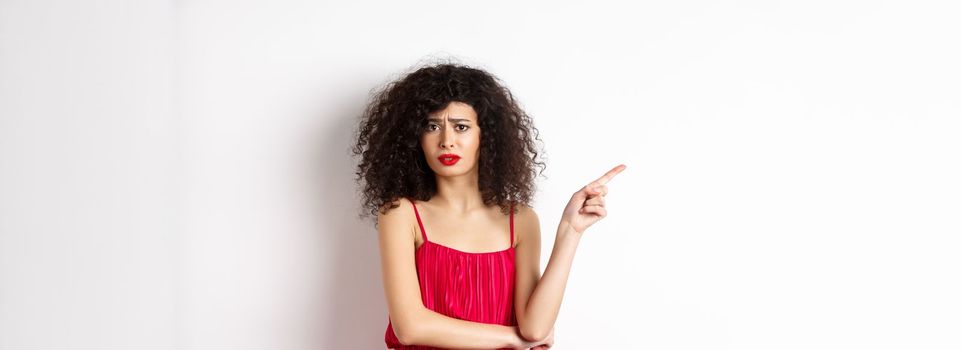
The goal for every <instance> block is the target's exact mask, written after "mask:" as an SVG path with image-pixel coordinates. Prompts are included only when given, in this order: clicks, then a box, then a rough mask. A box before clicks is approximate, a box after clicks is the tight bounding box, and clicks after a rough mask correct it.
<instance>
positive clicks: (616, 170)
mask: <svg viewBox="0 0 961 350" xmlns="http://www.w3.org/2000/svg"><path fill="white" fill-rule="evenodd" d="M624 169H627V166H626V165H624V164H621V165H618V166H616V167H614V169H611V170H609V171H608V172H607V174H604V176H601V177H600V178H599V179H597V181H594V182H596V183H597V184H600V185H606V184H607V182H608V181H611V179H613V178H614V175H617V174H618V173H620V172H622V171H624Z"/></svg>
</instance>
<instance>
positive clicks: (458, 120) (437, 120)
mask: <svg viewBox="0 0 961 350" xmlns="http://www.w3.org/2000/svg"><path fill="white" fill-rule="evenodd" d="M442 120H443V119H440V118H427V121H429V122H438V123H440V122H441V121H442ZM447 120H450V121H452V122H455V123H456V122H470V121H471V120H470V119H460V118H448V119H447Z"/></svg>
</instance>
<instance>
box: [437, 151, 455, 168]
mask: <svg viewBox="0 0 961 350" xmlns="http://www.w3.org/2000/svg"><path fill="white" fill-rule="evenodd" d="M437 160H439V161H440V163H441V164H444V165H446V166H451V165H454V164H457V161H458V160H460V156H458V155H456V154H453V153H445V154H441V155H440V156H439V157H437Z"/></svg>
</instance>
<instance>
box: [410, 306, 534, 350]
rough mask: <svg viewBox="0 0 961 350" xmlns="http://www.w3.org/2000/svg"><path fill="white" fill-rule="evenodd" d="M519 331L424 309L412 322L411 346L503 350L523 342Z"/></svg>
mask: <svg viewBox="0 0 961 350" xmlns="http://www.w3.org/2000/svg"><path fill="white" fill-rule="evenodd" d="M521 341H522V340H521V338H520V335H519V334H518V329H517V327H511V326H503V325H497V324H488V323H480V322H471V321H465V320H461V319H456V318H453V317H448V316H445V315H443V314H440V313H438V312H435V311H433V310H429V309H424V310H423V311H422V312H421V313H420V314H419V315H418V316H417V317H416V320H414V321H412V322H411V329H410V334H405V339H404V343H405V344H408V345H421V346H432V347H439V348H445V349H500V348H509V347H512V346H514V345H516V344H518V343H519V342H521Z"/></svg>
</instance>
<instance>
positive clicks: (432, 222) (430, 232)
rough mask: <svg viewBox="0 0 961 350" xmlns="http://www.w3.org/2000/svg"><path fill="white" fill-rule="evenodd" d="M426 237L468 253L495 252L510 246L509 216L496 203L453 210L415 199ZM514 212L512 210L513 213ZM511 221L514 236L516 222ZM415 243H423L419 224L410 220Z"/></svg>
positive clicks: (417, 244)
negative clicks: (453, 211)
mask: <svg viewBox="0 0 961 350" xmlns="http://www.w3.org/2000/svg"><path fill="white" fill-rule="evenodd" d="M416 203H417V210H418V212H419V213H420V219H421V223H422V224H423V225H424V231H426V232H427V240H429V241H431V242H433V243H436V244H440V245H443V246H447V247H450V248H454V249H457V250H460V251H464V252H470V253H484V252H495V251H501V250H505V249H508V248H510V242H511V238H510V216H509V215H505V214H501V212H500V208H499V207H497V206H493V207H489V208H485V209H481V210H475V211H473V212H469V213H457V214H454V213H452V212H451V211H449V210H444V208H441V207H437V206H434V205H431V204H430V203H427V202H420V201H418V202H416ZM515 216H516V214H515ZM516 219H517V218H515V222H514V226H515V232H514V234H515V237H514V240H515V241H516V240H517V237H516V234H517V232H516V227H517V222H516ZM413 224H414V232H416V233H417V235H416V236H415V244H416V246H417V247H420V246H421V245H422V244H424V240H423V237H421V235H420V227H418V226H417V221H416V219H415V220H414V221H413Z"/></svg>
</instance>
